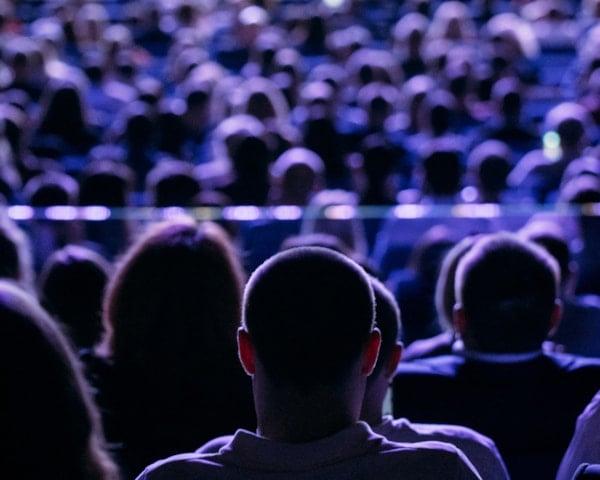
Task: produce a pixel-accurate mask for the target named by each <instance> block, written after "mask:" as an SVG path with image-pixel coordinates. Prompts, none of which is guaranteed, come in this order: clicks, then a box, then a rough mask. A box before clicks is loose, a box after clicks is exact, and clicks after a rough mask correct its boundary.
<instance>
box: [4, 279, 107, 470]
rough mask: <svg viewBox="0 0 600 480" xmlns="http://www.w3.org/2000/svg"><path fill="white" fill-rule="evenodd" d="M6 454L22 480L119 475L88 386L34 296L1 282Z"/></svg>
mask: <svg viewBox="0 0 600 480" xmlns="http://www.w3.org/2000/svg"><path fill="white" fill-rule="evenodd" d="M0 317H1V318H2V321H1V322H0V341H1V342H2V347H1V348H0V391H2V395H1V397H0V426H1V427H0V431H1V432H2V435H4V436H5V440H6V441H4V442H3V448H2V453H1V454H0V460H1V461H2V464H3V465H4V466H5V467H6V468H7V469H8V470H7V471H11V472H18V473H17V474H16V475H17V476H18V477H19V478H20V479H23V480H29V479H31V480H34V479H37V478H48V479H58V478H69V479H74V480H75V479H77V480H116V479H117V478H118V474H117V469H116V467H115V465H114V463H113V462H112V460H111V459H110V458H109V456H108V453H107V450H106V448H105V446H104V439H103V435H102V432H101V429H100V423H99V414H98V411H97V409H96V406H95V405H94V404H93V402H92V400H91V397H90V394H89V386H88V385H87V384H86V381H85V379H84V377H83V374H82V372H81V369H80V365H79V363H78V360H77V358H76V356H75V354H74V352H73V351H72V350H71V347H70V345H69V343H68V341H67V339H66V337H65V336H64V335H63V334H62V333H61V331H60V330H59V328H58V327H57V325H56V324H55V323H54V322H53V320H51V318H50V317H49V316H48V315H47V313H46V312H45V311H44V310H43V309H42V308H41V307H40V306H39V305H38V304H37V303H36V301H35V300H34V298H33V297H32V296H30V295H29V294H27V293H26V292H24V291H23V290H22V289H20V288H19V287H17V286H16V285H15V284H13V283H12V282H9V281H6V280H0Z"/></svg>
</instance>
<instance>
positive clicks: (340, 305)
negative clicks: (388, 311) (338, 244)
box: [242, 247, 374, 389]
mask: <svg viewBox="0 0 600 480" xmlns="http://www.w3.org/2000/svg"><path fill="white" fill-rule="evenodd" d="M242 318H243V326H244V327H245V328H246V329H247V331H248V333H249V335H250V338H251V339H252V342H253V345H254V348H255V353H256V357H257V359H258V360H259V361H260V363H261V365H263V367H264V371H265V373H266V375H267V376H268V378H269V380H270V381H271V383H272V384H273V385H276V386H282V387H283V386H290V387H293V388H300V389H303V388H311V387H316V386H319V385H331V384H337V383H338V382H343V381H345V380H346V378H347V376H348V375H349V373H350V372H349V369H351V368H352V365H353V363H354V362H355V361H356V360H357V359H358V358H359V357H360V355H361V353H362V352H363V349H364V348H365V345H366V343H367V340H368V337H369V335H370V332H371V331H372V329H373V321H374V298H373V290H372V287H371V285H370V280H369V277H368V276H367V274H366V273H365V272H364V270H363V269H362V268H361V267H360V266H358V264H356V263H355V262H353V261H352V260H350V259H349V258H348V257H346V256H344V255H342V254H340V253H337V252H335V251H333V250H331V249H328V248H322V247H298V248H292V249H289V250H285V251H283V252H281V253H278V254H276V255H275V256H273V257H271V258H270V259H269V260H267V261H266V262H265V263H263V264H262V265H261V266H260V267H258V268H257V270H256V271H255V272H254V273H253V274H252V276H251V277H250V280H249V282H248V284H247V286H246V291H245V294H244V304H243V317H242Z"/></svg>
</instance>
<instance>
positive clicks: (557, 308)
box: [548, 300, 563, 337]
mask: <svg viewBox="0 0 600 480" xmlns="http://www.w3.org/2000/svg"><path fill="white" fill-rule="evenodd" d="M562 313H563V306H562V302H561V301H560V300H556V301H555V302H554V307H552V315H551V317H550V328H549V329H548V336H549V337H551V336H552V335H554V334H555V333H556V330H558V326H559V324H560V319H561V317H562Z"/></svg>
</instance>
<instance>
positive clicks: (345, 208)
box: [323, 205, 356, 220]
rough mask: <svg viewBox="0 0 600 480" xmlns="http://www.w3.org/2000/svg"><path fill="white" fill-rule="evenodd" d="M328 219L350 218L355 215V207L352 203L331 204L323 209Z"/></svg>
mask: <svg viewBox="0 0 600 480" xmlns="http://www.w3.org/2000/svg"><path fill="white" fill-rule="evenodd" d="M323 215H324V216H325V218H327V219H329V220H350V219H351V218H354V217H355V216H356V208H355V207H354V206H352V205H331V206H329V207H326V208H325V210H324V211H323Z"/></svg>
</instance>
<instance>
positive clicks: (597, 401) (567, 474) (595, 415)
mask: <svg viewBox="0 0 600 480" xmlns="http://www.w3.org/2000/svg"><path fill="white" fill-rule="evenodd" d="M599 420H600V392H598V393H596V395H594V398H592V400H591V401H590V403H589V404H588V405H587V406H586V407H585V409H584V410H583V411H582V412H581V414H580V415H579V417H577V423H576V425H575V433H574V434H573V437H572V438H571V442H570V443H569V447H568V448H567V451H566V452H565V455H564V457H563V459H562V461H561V463H560V467H559V469H558V473H557V475H556V480H571V479H573V478H576V477H575V475H574V474H575V472H576V470H578V467H579V466H580V465H582V464H587V463H592V464H600V450H599V449H598V445H600V438H599V437H598V433H599V432H600V429H599V428H598V421H599ZM577 478H579V477H577ZM581 478H586V477H581Z"/></svg>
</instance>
